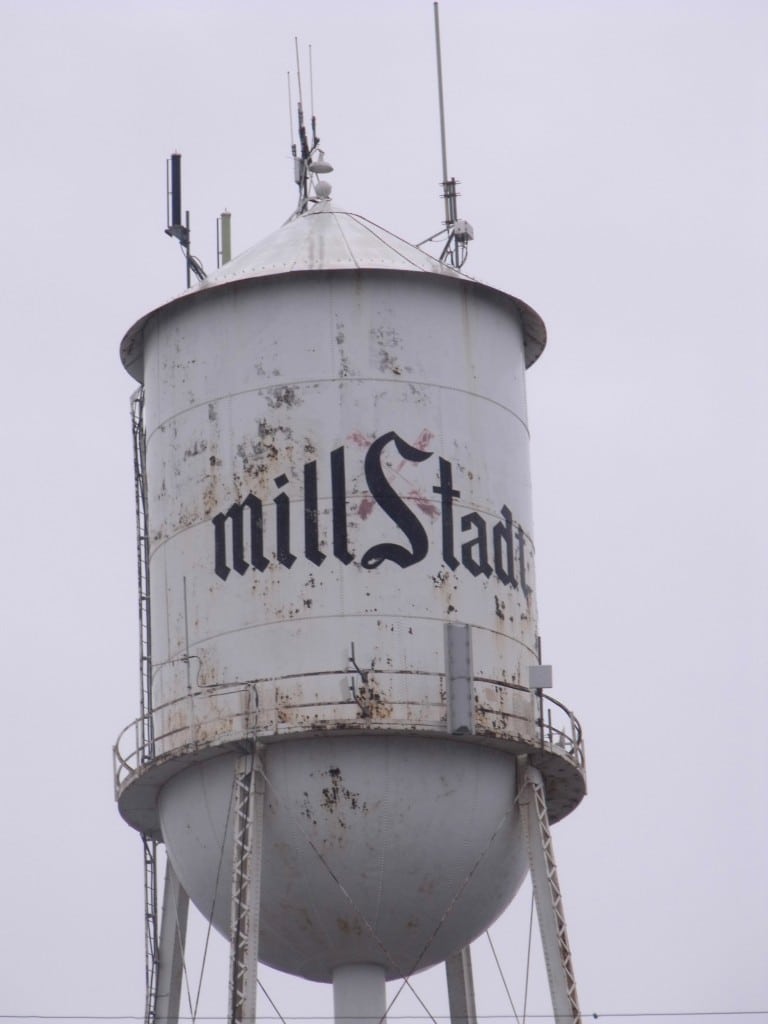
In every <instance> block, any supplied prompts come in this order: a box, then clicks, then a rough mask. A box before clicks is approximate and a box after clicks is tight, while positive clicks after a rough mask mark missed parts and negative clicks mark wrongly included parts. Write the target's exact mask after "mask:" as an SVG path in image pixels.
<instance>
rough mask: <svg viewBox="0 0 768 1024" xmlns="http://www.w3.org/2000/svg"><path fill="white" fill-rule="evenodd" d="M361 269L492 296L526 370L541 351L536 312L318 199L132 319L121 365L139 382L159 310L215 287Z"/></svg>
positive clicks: (541, 335)
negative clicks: (518, 340)
mask: <svg viewBox="0 0 768 1024" xmlns="http://www.w3.org/2000/svg"><path fill="white" fill-rule="evenodd" d="M365 270H371V271H376V270H378V271H386V272H393V271H394V272H397V273H417V274H419V273H421V274H430V275H434V276H439V277H442V278H452V279H454V280H456V281H457V282H462V283H463V284H464V285H465V286H467V287H470V288H472V289H481V290H484V291H487V292H493V293H495V294H496V295H497V296H498V297H501V298H502V300H504V301H506V302H508V303H510V304H511V305H512V306H513V307H514V308H515V309H516V310H517V312H518V314H519V316H520V319H521V322H522V328H523V340H524V344H525V361H526V366H530V365H531V364H532V363H533V362H535V361H536V359H538V357H539V356H540V355H541V353H542V351H543V349H544V346H545V344H546V328H545V327H544V323H543V321H542V320H541V317H540V316H539V315H538V313H536V312H535V310H533V309H531V307H530V306H528V305H526V303H524V302H522V301H521V300H520V299H517V298H515V297H514V296H512V295H509V294H508V293H506V292H503V291H500V290H499V289H496V288H492V287H489V286H488V285H484V284H481V283H480V282H478V281H476V280H475V279H474V278H471V277H468V276H467V275H466V274H462V273H460V272H459V271H458V270H455V269H454V268H453V267H450V266H448V265H447V264H445V263H441V262H440V261H439V260H436V259H435V258H434V257H433V256H430V255H429V254H428V253H426V252H424V251H423V250H421V249H418V248H417V247H416V246H415V245H411V243H410V242H406V241H404V240H403V239H402V238H398V236H397V235H393V234H392V233H391V232H389V231H386V230H385V229H384V228H382V227H379V226H378V224H374V223H373V222H372V221H369V220H366V218H365V217H361V216H360V215H359V214H356V213H349V212H347V211H345V210H337V209H335V208H334V207H333V206H332V205H331V202H330V200H328V199H321V200H318V201H316V202H314V203H313V205H312V206H311V207H310V208H309V209H308V210H307V211H306V212H304V213H302V214H300V215H297V216H295V217H292V218H291V219H290V220H288V221H286V223H285V224H283V226H282V227H280V228H278V229H277V231H274V232H273V233H272V234H271V235H268V236H267V237H266V238H265V239H263V240H262V241H261V242H258V243H257V244H256V245H254V246H252V247H251V248H250V249H246V251H245V252H243V253H241V254H240V255H239V256H236V257H235V258H234V259H233V260H230V261H229V262H228V263H226V264H224V266H223V267H219V269H218V270H215V271H213V272H212V273H211V274H209V275H208V276H207V277H206V278H205V280H203V281H201V282H199V283H198V284H196V285H194V286H193V287H192V288H190V289H188V290H187V291H186V292H184V293H183V294H181V295H179V296H177V297H176V298H175V299H172V300H171V301H170V302H168V303H164V304H163V305H162V306H160V307H158V308H157V309H154V310H152V311H151V312H149V313H147V314H146V315H145V316H143V317H141V319H140V320H137V321H136V323H135V324H134V325H133V327H131V329H130V330H129V331H128V332H127V334H126V335H125V337H124V338H123V340H122V343H121V345H120V358H121V359H122V362H123V366H124V367H125V369H126V370H127V371H128V373H130V374H131V376H133V377H135V379H136V380H138V381H142V380H143V378H144V367H143V361H144V360H143V349H144V329H145V327H146V326H147V325H148V324H149V323H150V322H151V321H152V320H153V319H154V317H155V316H156V314H158V313H159V312H160V310H168V309H170V308H171V307H173V306H175V305H176V304H177V303H181V302H189V301H191V300H194V299H195V298H198V297H199V298H203V297H204V295H205V293H207V292H210V291H211V290H212V289H214V288H222V287H228V286H229V287H232V286H239V285H240V284H241V283H242V282H246V281H249V280H254V279H258V278H266V277H277V276H281V275H284V274H300V273H313V272H321V273H322V272H328V271H331V272H339V271H346V272H356V271H365Z"/></svg>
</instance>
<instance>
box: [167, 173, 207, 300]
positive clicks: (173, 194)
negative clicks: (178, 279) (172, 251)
mask: <svg viewBox="0 0 768 1024" xmlns="http://www.w3.org/2000/svg"><path fill="white" fill-rule="evenodd" d="M165 184H166V207H167V208H166V219H167V223H168V226H167V227H166V229H165V233H166V235H170V237H171V238H176V239H178V242H179V245H180V246H181V250H182V252H183V253H184V260H185V262H186V264H187V288H189V286H190V284H191V283H192V277H191V274H194V275H195V277H196V278H197V279H198V281H204V280H205V276H206V275H205V271H204V270H203V265H202V263H201V262H200V260H199V259H198V258H197V256H193V255H192V253H191V252H190V251H189V238H190V234H189V210H187V211H186V213H185V215H184V221H183V222H182V219H181V153H171V155H170V157H169V158H168V160H167V161H166V164H165Z"/></svg>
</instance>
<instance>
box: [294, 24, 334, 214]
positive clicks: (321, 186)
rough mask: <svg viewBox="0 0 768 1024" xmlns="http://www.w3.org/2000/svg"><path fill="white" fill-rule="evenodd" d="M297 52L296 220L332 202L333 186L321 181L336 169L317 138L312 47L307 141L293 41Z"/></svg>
mask: <svg viewBox="0 0 768 1024" xmlns="http://www.w3.org/2000/svg"><path fill="white" fill-rule="evenodd" d="M293 43H294V48H295V50H296V81H297V83H298V89H299V102H298V104H297V105H296V111H297V122H298V136H299V142H298V146H297V145H296V143H295V142H294V141H293V122H291V155H292V156H293V176H294V180H295V182H296V184H297V185H298V187H299V202H298V205H297V207H296V212H295V214H294V216H295V217H296V216H299V215H300V214H302V213H306V211H307V209H308V208H309V205H310V203H316V202H320V201H321V200H324V199H328V197H329V196H330V194H331V186H330V184H329V183H328V182H327V181H320V179H319V177H318V175H320V174H329V173H330V172H331V171H332V170H333V167H332V165H331V164H330V163H328V161H327V160H326V159H325V154H324V153H323V151H322V149H320V139H319V138H318V135H317V122H316V120H315V86H314V75H313V69H312V47H311V46H310V47H309V102H310V118H311V127H312V141H311V143H310V141H309V139H308V138H307V129H306V125H305V123H304V95H303V91H302V88H301V60H300V58H299V40H298V37H297V36H294V37H293ZM288 105H289V107H291V109H292V106H293V105H292V100H291V75H290V72H289V73H288ZM313 176H314V192H315V195H314V197H313V196H311V195H310V181H311V180H312V179H313Z"/></svg>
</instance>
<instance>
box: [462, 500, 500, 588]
mask: <svg viewBox="0 0 768 1024" xmlns="http://www.w3.org/2000/svg"><path fill="white" fill-rule="evenodd" d="M473 526H474V527H475V529H476V531H477V534H476V536H475V538H474V540H468V541H465V542H464V543H463V544H462V545H461V561H462V564H463V566H464V568H465V569H469V571H470V572H471V573H472V575H473V576H479V575H480V574H481V573H482V575H483V576H490V575H491V573H492V572H493V569H492V568H491V566H490V563H489V562H488V534H487V531H486V528H485V520H484V519H483V517H482V516H481V515H480V513H479V512H468V513H467V514H466V515H465V516H462V517H461V529H462V530H463V532H464V533H466V532H467V531H468V530H469V529H470V528H471V527H473ZM475 548H476V549H477V556H478V557H477V558H475V556H474V555H473V554H472V551H473V549H475Z"/></svg>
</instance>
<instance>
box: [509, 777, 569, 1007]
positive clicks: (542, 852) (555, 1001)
mask: <svg viewBox="0 0 768 1024" xmlns="http://www.w3.org/2000/svg"><path fill="white" fill-rule="evenodd" d="M519 803H520V813H521V818H522V823H523V832H524V834H525V841H526V845H527V847H528V860H529V862H530V867H531V881H532V882H533V895H534V899H535V901H536V913H537V916H538V918H539V929H540V931H541V942H542V946H543V947H544V961H545V963H546V966H547V977H548V979H549V991H550V993H551V996H552V1009H553V1010H554V1013H555V1020H556V1022H557V1024H569V1022H570V1024H581V1011H580V1010H579V1000H578V996H577V994H576V978H575V976H574V973H573V962H572V960H571V947H570V945H569V943H568V932H567V930H566V927H565V912H564V910H563V899H562V895H561V893H560V883H559V881H558V878H557V865H556V864H555V852H554V848H553V846H552V834H551V832H550V829H549V817H548V815H547V803H546V799H545V791H544V780H543V779H542V777H541V772H540V771H539V770H538V769H537V768H533V767H532V766H530V765H529V766H528V767H527V768H526V769H525V773H524V775H523V780H522V786H521V789H520V796H519Z"/></svg>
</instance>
